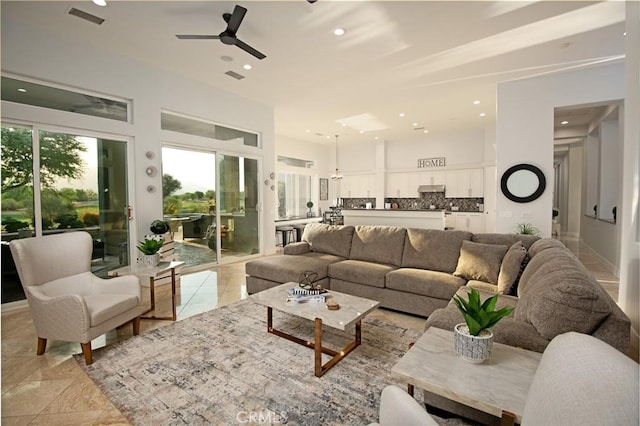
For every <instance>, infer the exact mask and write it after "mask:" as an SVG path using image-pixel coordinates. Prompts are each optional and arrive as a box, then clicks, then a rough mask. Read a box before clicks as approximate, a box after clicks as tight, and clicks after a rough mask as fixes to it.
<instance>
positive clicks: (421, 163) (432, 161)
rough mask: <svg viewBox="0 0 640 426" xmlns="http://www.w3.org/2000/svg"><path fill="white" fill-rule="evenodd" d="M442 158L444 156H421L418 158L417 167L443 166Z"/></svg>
mask: <svg viewBox="0 0 640 426" xmlns="http://www.w3.org/2000/svg"><path fill="white" fill-rule="evenodd" d="M444 158H445V157H434V158H421V159H419V160H418V168H419V169H425V168H428V167H444Z"/></svg>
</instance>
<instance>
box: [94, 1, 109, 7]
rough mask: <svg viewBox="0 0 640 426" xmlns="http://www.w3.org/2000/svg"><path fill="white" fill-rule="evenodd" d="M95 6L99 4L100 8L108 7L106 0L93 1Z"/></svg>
mask: <svg viewBox="0 0 640 426" xmlns="http://www.w3.org/2000/svg"><path fill="white" fill-rule="evenodd" d="M93 4H97V5H98V6H106V5H107V2H106V0H93Z"/></svg>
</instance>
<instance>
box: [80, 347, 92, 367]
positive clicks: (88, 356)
mask: <svg viewBox="0 0 640 426" xmlns="http://www.w3.org/2000/svg"><path fill="white" fill-rule="evenodd" d="M81 345H82V353H83V355H84V362H85V364H87V365H91V364H93V354H92V353H91V342H87V343H81Z"/></svg>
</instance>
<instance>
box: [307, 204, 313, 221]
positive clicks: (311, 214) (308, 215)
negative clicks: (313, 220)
mask: <svg viewBox="0 0 640 426" xmlns="http://www.w3.org/2000/svg"><path fill="white" fill-rule="evenodd" d="M307 208H308V209H309V211H308V212H307V217H313V212H312V211H311V209H312V208H313V201H311V200H309V201H307Z"/></svg>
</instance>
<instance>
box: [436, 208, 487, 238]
mask: <svg viewBox="0 0 640 426" xmlns="http://www.w3.org/2000/svg"><path fill="white" fill-rule="evenodd" d="M445 222H446V223H445V226H447V227H452V228H453V229H457V230H460V231H468V232H473V233H474V234H477V233H481V232H484V215H483V214H482V213H475V212H474V213H469V212H452V213H451V214H450V215H447V217H445Z"/></svg>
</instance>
